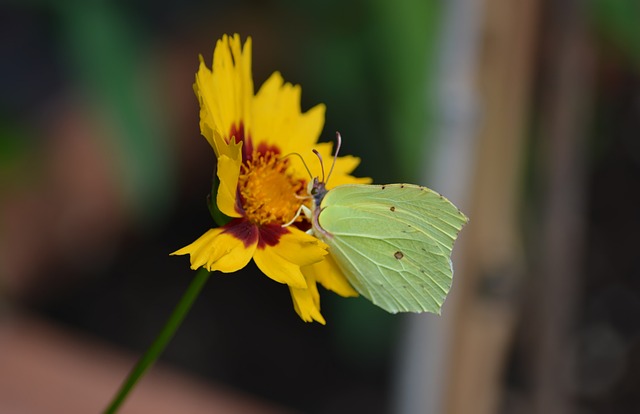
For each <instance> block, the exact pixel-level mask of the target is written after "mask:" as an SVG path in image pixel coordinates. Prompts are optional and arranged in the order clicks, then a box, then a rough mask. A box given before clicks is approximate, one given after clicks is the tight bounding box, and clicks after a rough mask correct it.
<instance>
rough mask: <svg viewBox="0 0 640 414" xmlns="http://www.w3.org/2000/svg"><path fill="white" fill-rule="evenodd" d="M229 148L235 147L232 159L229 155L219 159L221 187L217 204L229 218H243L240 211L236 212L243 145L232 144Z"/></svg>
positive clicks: (218, 172)
mask: <svg viewBox="0 0 640 414" xmlns="http://www.w3.org/2000/svg"><path fill="white" fill-rule="evenodd" d="M228 147H233V148H232V150H233V151H235V154H234V153H231V157H229V156H227V155H221V156H220V157H218V171H217V174H218V179H219V180H220V185H219V187H218V195H217V197H216V203H217V204H218V209H220V211H221V212H222V213H223V214H225V215H226V216H228V217H242V214H240V213H239V212H238V211H236V208H235V207H236V197H237V188H238V177H239V176H240V166H241V165H242V153H241V151H242V143H239V144H237V145H236V144H234V143H232V144H230V145H229V146H228Z"/></svg>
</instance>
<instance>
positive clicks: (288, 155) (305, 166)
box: [281, 152, 313, 178]
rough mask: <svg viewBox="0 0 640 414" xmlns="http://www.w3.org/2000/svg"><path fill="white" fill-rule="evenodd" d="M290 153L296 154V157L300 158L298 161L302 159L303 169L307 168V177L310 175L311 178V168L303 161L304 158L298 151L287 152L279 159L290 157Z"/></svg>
mask: <svg viewBox="0 0 640 414" xmlns="http://www.w3.org/2000/svg"><path fill="white" fill-rule="evenodd" d="M292 155H297V156H298V158H300V161H302V165H304V169H305V170H307V174H309V177H310V178H313V175H312V174H311V170H310V169H309V167H308V166H307V163H306V162H304V158H302V155H300V154H299V153H297V152H292V153H290V154H287V155H285V156H283V157H282V158H281V159H285V158H287V157H290V156H292Z"/></svg>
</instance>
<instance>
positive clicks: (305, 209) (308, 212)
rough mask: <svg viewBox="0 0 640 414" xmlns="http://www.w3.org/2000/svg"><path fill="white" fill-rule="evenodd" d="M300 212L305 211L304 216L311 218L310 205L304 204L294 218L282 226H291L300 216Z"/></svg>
mask: <svg viewBox="0 0 640 414" xmlns="http://www.w3.org/2000/svg"><path fill="white" fill-rule="evenodd" d="M300 213H304V216H305V217H306V218H308V219H309V220H311V210H310V209H309V207H307V206H305V205H304V204H302V205H301V206H300V208H299V209H298V211H296V215H295V216H293V218H292V219H291V220H289V222H287V223H285V224H283V225H282V227H289V226H290V225H292V224H293V223H294V222H295V221H296V220H297V219H298V217H300Z"/></svg>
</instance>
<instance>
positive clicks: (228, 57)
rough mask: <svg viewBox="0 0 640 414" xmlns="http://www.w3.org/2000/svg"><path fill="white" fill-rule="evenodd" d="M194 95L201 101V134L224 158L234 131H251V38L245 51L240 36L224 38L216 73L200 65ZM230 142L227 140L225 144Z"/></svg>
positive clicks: (217, 50)
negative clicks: (241, 127) (237, 129)
mask: <svg viewBox="0 0 640 414" xmlns="http://www.w3.org/2000/svg"><path fill="white" fill-rule="evenodd" d="M194 91H195V93H196V95H197V97H198V100H199V101H200V130H201V132H202V135H204V136H205V138H206V139H207V140H208V141H209V143H210V144H211V146H212V147H213V148H214V150H215V152H216V156H220V155H221V154H222V153H223V152H221V149H222V148H221V146H222V144H224V143H226V141H228V138H229V134H230V132H231V127H232V126H234V125H235V126H236V127H239V125H240V123H243V124H244V127H245V130H249V128H250V123H251V119H250V115H251V113H250V109H251V108H250V104H251V100H252V97H253V79H252V75H251V38H247V40H246V42H245V44H244V49H243V48H242V45H241V42H240V36H239V35H237V34H235V35H234V36H233V37H229V36H227V35H224V36H223V37H222V39H220V40H218V42H217V43H216V48H215V51H214V53H213V64H212V70H209V68H207V66H206V65H205V63H204V62H203V61H202V59H201V61H200V67H199V69H198V73H197V74H196V82H195V84H194ZM225 138H227V140H225Z"/></svg>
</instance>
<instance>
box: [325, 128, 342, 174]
mask: <svg viewBox="0 0 640 414" xmlns="http://www.w3.org/2000/svg"><path fill="white" fill-rule="evenodd" d="M341 145H342V136H340V132H336V152H335V153H334V154H333V162H332V163H331V169H330V170H329V175H328V176H327V181H329V178H331V173H332V172H333V167H335V166H336V160H337V159H338V153H339V152H340V146H341Z"/></svg>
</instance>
